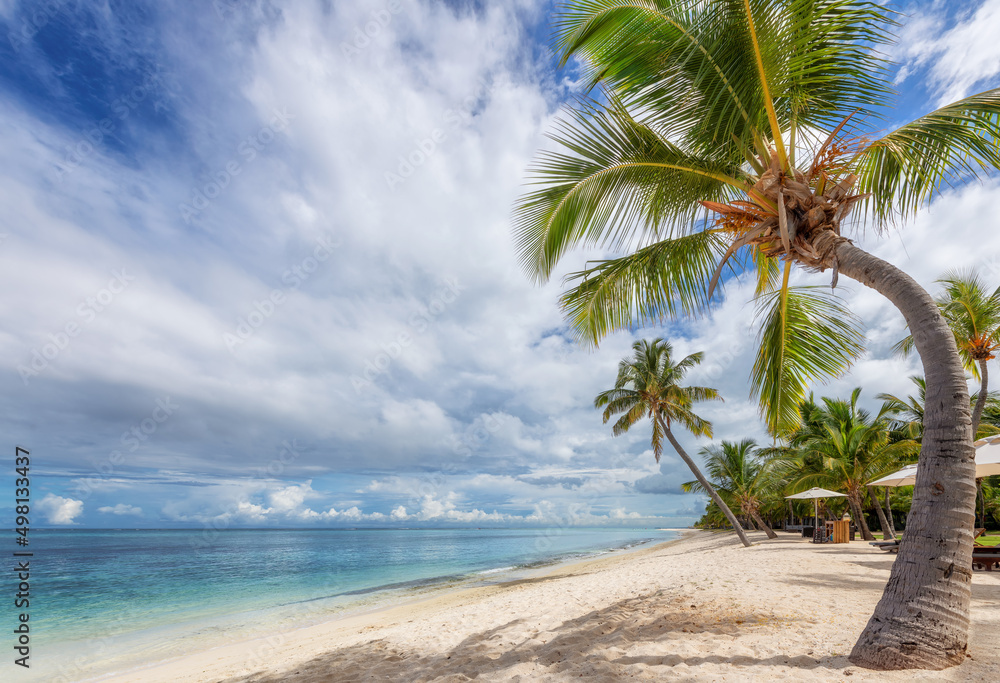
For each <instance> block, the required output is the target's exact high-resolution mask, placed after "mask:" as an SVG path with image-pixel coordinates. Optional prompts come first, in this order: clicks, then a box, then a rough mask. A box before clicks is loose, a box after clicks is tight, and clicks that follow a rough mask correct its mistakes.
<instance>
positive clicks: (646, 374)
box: [594, 338, 750, 547]
mask: <svg viewBox="0 0 1000 683" xmlns="http://www.w3.org/2000/svg"><path fill="white" fill-rule="evenodd" d="M672 354H673V347H671V346H670V344H669V343H668V342H666V341H664V340H663V339H661V338H656V339H654V340H652V341H646V340H645V339H643V340H640V341H637V342H635V343H634V344H633V345H632V356H631V357H627V358H623V359H622V360H621V362H620V363H619V364H618V378H617V379H616V380H615V388H614V389H608V390H607V391H602V392H601V393H600V394H598V395H597V398H596V399H594V407H595V408H604V423H605V424H607V423H608V420H610V419H611V418H612V417H613V416H615V415H621V417H620V418H618V421H617V422H615V424H614V428H613V429H614V435H615V436H618V435H619V434H624V433H625V432H627V431H628V430H629V429H630V428H631V427H632V425H634V424H635V423H637V422H639V421H641V420H642V419H643V418H646V417H648V418H649V419H651V420H652V421H653V442H652V444H653V456H654V457H655V458H656V462H660V456H661V455H662V454H663V437H664V436H666V437H667V440H668V441H669V442H670V445H671V446H673V447H674V450H675V451H677V455H679V456H681V460H683V461H684V462H685V464H686V465H687V466H688V467H690V468H691V472H692V473H693V474H694V476H695V478H696V479H697V480H698V481H699V483H701V485H702V487H703V489H704V490H705V492H706V493H708V495H709V497H710V498H711V499H712V502H714V503H715V504H716V505H718V506H719V509H721V510H722V512H723V513H724V514H725V515H726V519H728V520H729V523H730V524H732V525H733V529H734V530H735V531H736V535H737V536H739V537H740V541H742V542H743V545H744V546H747V547H749V546H750V541H749V539H747V536H746V534H745V533H743V527H742V526H740V523H739V520H737V519H736V516H735V515H734V514H733V513H732V510H730V509H729V507H728V506H727V505H726V504H725V502H723V500H722V498H720V497H719V494H718V493H716V491H715V489H714V488H712V485H711V484H710V483H709V482H708V480H707V479H705V475H703V474H702V473H701V470H699V469H698V466H697V465H695V463H694V460H692V459H691V456H689V455H688V454H687V451H685V450H684V448H683V447H681V445H680V444H679V443H678V442H677V439H676V438H675V437H674V433H673V432H672V431H671V429H670V427H671V426H672V425H673V424H674V423H677V424H679V425H681V426H682V427H684V428H685V429H687V430H688V431H689V432H691V433H692V434H694V435H695V436H711V435H712V424H711V423H710V422H707V421H705V420H703V419H701V418H700V417H698V416H697V415H695V414H694V413H693V412H692V410H691V407H692V406H693V405H694V404H695V403H696V402H698V401H711V400H716V399H718V400H721V397H720V396H719V392H718V391H716V390H715V389H710V388H708V387H682V386H681V385H680V381H681V380H682V379H684V375H686V374H687V372H688V370H690V369H691V368H693V367H694V366H696V365H698V364H699V363H701V360H702V354H700V353H693V354H691V355H690V356H687V357H686V358H682V359H681V360H679V361H677V362H676V363H675V362H674V360H673V358H672V357H671V356H672Z"/></svg>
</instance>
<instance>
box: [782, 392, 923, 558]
mask: <svg viewBox="0 0 1000 683" xmlns="http://www.w3.org/2000/svg"><path fill="white" fill-rule="evenodd" d="M860 396H861V389H855V390H854V392H853V393H852V394H851V398H850V400H849V401H845V400H842V399H830V398H824V399H823V403H824V406H823V407H822V408H819V407H818V408H817V413H816V414H815V415H814V416H813V419H812V420H811V421H810V424H808V425H806V426H804V427H803V428H802V429H801V430H800V431H799V432H797V433H796V434H794V435H793V436H792V437H791V439H790V445H791V446H792V447H793V448H795V449H797V450H798V456H799V458H798V459H799V461H800V462H803V461H808V460H811V461H812V462H813V463H815V465H814V466H813V467H804V468H802V469H801V470H800V472H799V475H798V476H797V477H795V480H794V483H795V484H796V485H797V486H799V487H801V488H806V487H809V486H820V487H823V488H831V489H836V490H838V491H843V492H844V493H846V494H847V502H848V504H849V505H850V507H851V513H852V514H853V516H854V519H855V520H857V524H858V527H859V528H860V529H861V534H862V536H863V537H864V539H865V540H866V541H871V540H874V536H872V533H871V530H870V529H869V528H868V522H867V520H866V519H865V514H864V497H865V495H866V494H867V488H868V485H869V484H870V483H871V482H873V481H875V480H876V479H878V478H879V477H882V476H884V475H886V474H889V473H890V472H892V471H893V470H896V469H898V468H899V466H900V464H902V463H905V462H906V461H908V460H910V459H912V458H913V457H914V456H916V455H917V453H918V451H919V449H920V446H919V444H917V442H915V441H911V440H905V441H896V442H890V438H889V437H890V431H891V424H890V421H889V415H890V412H891V410H892V405H891V404H889V403H884V404H882V407H881V409H880V410H879V412H878V413H877V414H876V415H871V414H870V413H869V412H868V411H866V410H863V409H861V408H859V407H858V399H859V398H860ZM872 502H873V503H874V504H875V508H876V511H877V512H878V513H879V521H880V523H881V525H882V530H883V532H888V528H889V525H888V520H887V519H886V518H885V515H884V513H883V512H882V508H881V506H879V504H878V501H877V500H876V499H874V497H873V498H872Z"/></svg>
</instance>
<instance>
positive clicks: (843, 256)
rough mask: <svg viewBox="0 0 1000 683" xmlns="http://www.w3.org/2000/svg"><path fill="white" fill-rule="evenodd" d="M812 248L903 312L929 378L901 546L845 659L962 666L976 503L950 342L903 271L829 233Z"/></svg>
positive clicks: (961, 381)
mask: <svg viewBox="0 0 1000 683" xmlns="http://www.w3.org/2000/svg"><path fill="white" fill-rule="evenodd" d="M816 246H817V247H818V248H819V250H820V253H835V254H836V259H837V262H838V264H839V268H840V272H841V273H843V274H844V275H846V276H847V277H850V278H852V279H854V280H857V281H858V282H860V283H862V284H864V285H866V286H868V287H871V288H872V289H874V290H875V291H877V292H879V293H880V294H882V295H884V296H885V297H886V298H888V299H889V300H890V301H891V302H892V303H893V304H894V305H895V306H896V308H897V309H899V311H900V312H901V313H902V314H903V317H904V318H905V319H906V324H907V326H908V327H909V329H910V332H911V334H912V335H913V341H914V345H915V346H916V349H917V352H918V353H919V354H920V360H921V363H922V365H923V370H924V376H925V378H926V380H927V397H926V403H925V412H924V437H923V443H922V444H921V447H920V460H919V466H918V468H917V480H916V484H915V485H914V487H913V504H912V507H911V508H910V514H909V516H908V517H907V518H906V542H905V543H903V544H902V545H901V546H900V548H899V555H898V556H897V557H896V560H895V562H893V563H892V571H891V572H890V574H889V582H888V583H887V584H886V587H885V592H884V593H883V594H882V599H881V600H880V601H879V603H878V605H877V606H876V607H875V612H874V614H872V617H871V619H870V620H869V621H868V625H867V626H866V627H865V630H864V632H862V634H861V637H860V638H859V639H858V642H857V643H856V644H855V645H854V649H853V650H852V651H851V655H850V660H851V662H853V663H854V664H857V665H858V666H864V667H868V668H872V669H882V670H885V669H911V668H921V669H943V668H946V667H949V666H954V665H956V664H960V663H961V662H963V661H965V653H966V649H967V648H968V642H969V601H970V598H971V581H972V533H973V532H972V529H973V524H974V522H975V499H976V496H975V463H974V457H975V451H974V449H973V446H972V429H971V427H972V420H971V415H970V414H969V390H968V386H967V385H966V381H965V372H964V369H963V368H962V363H961V360H960V359H959V356H958V347H957V346H956V344H955V336H954V334H953V333H952V331H951V330H950V329H949V328H948V325H947V324H946V323H945V321H944V319H943V318H942V317H941V312H940V311H939V310H938V307H937V305H936V304H935V303H934V300H933V299H932V298H931V297H930V295H928V294H927V292H926V291H925V290H924V289H923V288H922V287H921V286H920V285H918V284H917V283H916V282H915V281H914V280H913V278H911V277H910V276H909V275H907V274H906V273H904V272H902V271H901V270H899V269H898V268H896V267H895V266H893V265H891V264H889V263H887V262H885V261H883V260H881V259H879V258H876V257H874V256H872V255H871V254H868V253H867V252H865V251H863V250H861V249H858V248H857V247H855V246H854V245H853V244H851V243H850V242H849V241H847V240H844V239H842V238H840V237H839V236H837V235H835V234H833V233H832V232H829V233H825V234H823V235H821V236H820V237H819V238H818V239H817V240H816ZM834 250H835V251H834ZM831 265H832V264H831Z"/></svg>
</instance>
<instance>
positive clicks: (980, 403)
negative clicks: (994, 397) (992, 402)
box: [972, 360, 990, 439]
mask: <svg viewBox="0 0 1000 683" xmlns="http://www.w3.org/2000/svg"><path fill="white" fill-rule="evenodd" d="M979 377H980V378H981V379H982V381H981V382H980V383H979V397H978V398H977V399H976V407H975V408H973V409H972V438H973V439H975V438H976V434H978V433H979V421H980V420H981V419H982V417H983V408H985V407H986V395H987V394H988V393H989V390H990V378H989V371H988V370H987V369H986V361H985V360H980V361H979Z"/></svg>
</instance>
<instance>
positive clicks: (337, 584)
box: [5, 528, 678, 681]
mask: <svg viewBox="0 0 1000 683" xmlns="http://www.w3.org/2000/svg"><path fill="white" fill-rule="evenodd" d="M677 535H678V534H677V532H674V531H666V530H657V529H604V528H602V529H584V528H555V529H344V530H341V529H327V530H312V529H288V530H281V529H260V530H258V529H241V530H224V531H215V530H209V531H203V530H131V529H121V530H87V529H74V530H33V531H32V548H31V550H32V551H33V552H34V553H35V555H34V557H32V559H31V569H32V571H31V598H30V609H29V610H28V611H29V612H30V621H29V623H30V624H31V660H30V662H31V669H30V670H29V671H27V672H24V673H26V674H28V675H27V676H18V677H17V678H18V680H45V681H76V680H81V679H86V678H90V677H94V676H99V675H101V674H104V673H108V672H111V671H123V670H127V669H131V668H134V667H136V666H139V665H141V664H142V663H147V662H150V661H156V660H163V659H170V658H173V657H178V656H183V655H185V654H188V653H190V652H194V651H198V650H204V649H207V648H209V647H215V646H219V645H224V644H226V643H229V642H235V641H240V640H246V639H248V638H253V637H258V636H264V635H269V634H273V633H276V632H287V631H288V630H291V629H294V628H299V627H303V626H307V625H309V624H314V623H319V622H323V621H329V620H330V619H334V618H337V617H339V616H344V615H347V614H351V613H356V612H360V611H365V610H369V609H374V608H378V607H382V606H386V605H390V604H395V603H399V602H403V601H405V600H408V599H413V598H417V597H421V596H423V595H427V594H430V593H433V592H435V591H440V590H442V589H448V588H453V587H460V586H472V585H479V584H483V583H496V582H500V581H506V580H511V579H514V578H518V577H519V576H523V575H525V574H527V573H530V572H533V571H537V570H538V569H539V568H544V567H545V566H547V565H552V564H556V563H561V562H566V561H573V560H577V559H584V558H587V557H591V556H596V555H599V554H603V553H609V552H615V551H622V550H627V549H630V548H634V547H636V546H639V545H644V544H649V543H654V542H664V541H668V540H671V539H673V538H676V537H677ZM5 611H6V610H5ZM15 611H16V610H15Z"/></svg>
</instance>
